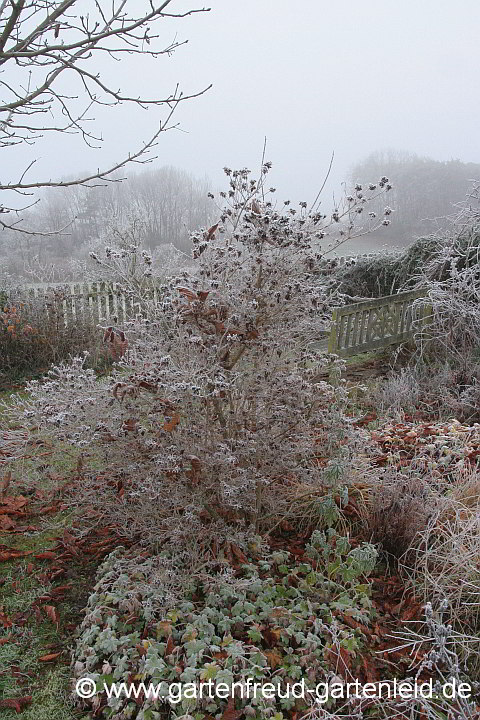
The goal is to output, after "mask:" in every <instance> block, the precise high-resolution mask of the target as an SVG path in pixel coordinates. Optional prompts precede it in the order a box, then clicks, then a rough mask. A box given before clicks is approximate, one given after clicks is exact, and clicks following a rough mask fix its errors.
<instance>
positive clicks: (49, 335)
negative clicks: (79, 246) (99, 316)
mask: <svg viewBox="0 0 480 720" xmlns="http://www.w3.org/2000/svg"><path fill="white" fill-rule="evenodd" d="M68 292H70V288H68ZM61 295H62V289H61V288H60V289H58V290H57V291H56V297H54V296H53V293H52V296H47V298H46V299H45V300H44V299H38V298H31V297H29V296H28V294H27V293H25V292H23V291H21V290H19V289H10V290H9V292H8V294H7V292H5V293H3V302H2V292H1V291H0V379H1V378H2V377H9V378H12V377H19V376H23V375H30V376H31V375H32V374H35V373H42V372H45V371H46V369H47V368H48V367H50V366H51V364H52V363H58V362H60V361H62V360H64V359H68V358H71V357H72V356H75V355H77V354H78V353H81V352H83V351H88V352H89V358H88V361H87V362H88V364H89V365H90V366H94V367H96V368H99V369H103V368H104V367H105V366H106V365H108V359H107V358H106V357H105V353H104V348H103V347H102V333H101V331H100V330H99V329H98V327H97V323H96V321H95V319H94V318H93V317H89V316H85V317H82V318H77V319H76V322H75V324H69V325H68V326H66V325H65V322H64V317H63V314H62V304H61V302H58V298H59V296H61Z"/></svg>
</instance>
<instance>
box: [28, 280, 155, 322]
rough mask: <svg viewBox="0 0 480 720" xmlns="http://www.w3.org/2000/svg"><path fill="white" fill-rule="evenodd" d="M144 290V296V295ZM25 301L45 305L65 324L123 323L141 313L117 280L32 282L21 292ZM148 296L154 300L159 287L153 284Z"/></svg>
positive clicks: (137, 305) (130, 294)
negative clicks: (38, 283)
mask: <svg viewBox="0 0 480 720" xmlns="http://www.w3.org/2000/svg"><path fill="white" fill-rule="evenodd" d="M147 292H148V291H146V295H147ZM20 293H21V295H22V296H23V298H24V300H26V301H28V300H33V301H35V302H36V303H41V304H44V305H45V307H46V308H47V310H48V311H49V312H51V313H55V314H56V315H57V316H60V318H61V320H62V321H63V322H64V324H65V325H66V326H68V325H71V324H72V323H73V324H75V323H76V322H81V321H82V320H86V319H87V318H88V319H89V320H90V321H91V320H93V321H95V322H98V323H105V322H106V323H111V324H114V325H122V324H123V323H124V322H125V321H126V320H128V319H129V318H132V317H135V315H137V314H138V313H140V312H141V303H140V302H139V301H138V298H136V297H135V296H134V295H133V293H129V292H127V291H125V290H124V289H122V288H121V286H120V285H119V284H118V283H109V282H102V281H98V282H89V283H65V284H57V283H56V284H51V285H49V284H43V285H31V286H29V287H25V288H22V289H21V291H20ZM149 293H150V297H153V299H154V300H155V301H156V302H157V301H158V300H159V290H158V286H157V285H156V284H155V283H152V286H151V288H150V291H149Z"/></svg>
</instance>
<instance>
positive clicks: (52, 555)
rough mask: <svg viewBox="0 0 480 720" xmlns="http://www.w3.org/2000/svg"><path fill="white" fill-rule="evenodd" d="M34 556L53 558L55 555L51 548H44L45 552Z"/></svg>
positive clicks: (45, 558) (46, 558) (44, 558)
mask: <svg viewBox="0 0 480 720" xmlns="http://www.w3.org/2000/svg"><path fill="white" fill-rule="evenodd" d="M35 557H36V558H37V560H53V559H54V558H55V557H56V555H55V553H54V552H52V551H51V550H46V551H45V552H42V553H38V554H37V555H35Z"/></svg>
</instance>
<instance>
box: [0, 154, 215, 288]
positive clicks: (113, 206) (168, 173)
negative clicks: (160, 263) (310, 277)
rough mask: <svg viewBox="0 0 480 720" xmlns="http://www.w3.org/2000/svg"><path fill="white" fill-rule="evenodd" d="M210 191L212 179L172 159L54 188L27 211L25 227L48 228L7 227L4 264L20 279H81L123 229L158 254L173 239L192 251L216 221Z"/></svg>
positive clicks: (1, 239)
mask: <svg viewBox="0 0 480 720" xmlns="http://www.w3.org/2000/svg"><path fill="white" fill-rule="evenodd" d="M209 190H210V187H209V185H208V181H207V179H206V178H205V179H198V178H195V177H193V176H192V175H190V174H189V173H187V172H185V171H183V170H180V169H178V168H175V167H169V166H167V167H161V168H158V169H155V170H147V171H143V172H140V173H138V174H132V175H130V176H129V177H128V179H127V180H124V181H122V182H109V183H108V184H106V185H102V186H97V187H83V186H78V185H73V186H71V187H63V188H61V189H53V190H49V191H48V192H46V193H45V195H44V197H42V202H41V203H39V204H38V205H37V206H36V207H35V208H33V209H32V210H30V212H29V213H24V226H26V227H28V226H30V227H32V228H35V230H36V231H38V232H43V233H45V235H29V234H23V233H21V232H18V231H13V230H12V231H9V230H8V229H7V230H3V231H2V232H0V266H2V270H3V271H7V272H9V273H10V274H11V275H13V276H15V277H19V278H29V277H33V279H36V280H39V281H41V280H45V281H47V280H48V281H53V280H58V279H62V278H66V277H68V279H77V278H75V277H73V276H74V275H75V274H78V272H79V267H81V263H82V262H84V261H85V260H86V259H87V257H88V253H89V251H90V250H92V249H95V247H97V246H98V245H99V244H109V243H112V244H118V243H119V240H120V241H121V237H122V236H123V237H124V238H127V239H129V241H132V242H138V243H141V244H142V245H143V246H144V247H145V248H146V249H148V250H150V251H152V252H153V253H154V254H155V253H157V254H161V253H162V249H166V248H167V247H171V246H172V245H173V246H174V247H175V248H177V249H179V250H183V251H188V252H189V250H190V242H189V233H190V232H191V231H192V230H196V229H198V228H199V227H202V226H203V227H204V226H206V225H207V224H208V222H209V221H210V215H211V213H212V211H213V206H212V202H211V200H209V198H208V197H207V194H208V191H209ZM48 233H55V234H50V235H49V234H48ZM42 272H43V274H44V275H45V277H42Z"/></svg>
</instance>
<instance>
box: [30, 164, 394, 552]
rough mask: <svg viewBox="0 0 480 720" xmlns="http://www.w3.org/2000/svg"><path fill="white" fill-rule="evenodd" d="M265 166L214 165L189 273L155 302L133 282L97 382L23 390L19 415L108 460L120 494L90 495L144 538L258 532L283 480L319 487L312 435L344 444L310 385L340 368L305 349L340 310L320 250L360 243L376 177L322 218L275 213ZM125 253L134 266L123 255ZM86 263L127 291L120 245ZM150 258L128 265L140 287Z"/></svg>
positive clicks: (329, 404) (79, 379)
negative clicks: (213, 188)
mask: <svg viewBox="0 0 480 720" xmlns="http://www.w3.org/2000/svg"><path fill="white" fill-rule="evenodd" d="M269 168H270V164H269V163H266V164H265V165H263V167H262V172H261V177H260V179H259V180H258V181H256V180H252V179H250V177H249V175H250V173H249V171H248V170H241V171H231V170H229V169H228V168H226V169H225V172H226V175H227V177H228V181H229V188H230V189H229V190H228V192H225V193H221V196H222V198H223V199H224V200H225V203H226V204H225V207H224V208H223V209H222V210H221V212H220V219H219V222H218V223H217V224H216V225H214V226H213V227H211V228H210V229H208V230H202V231H199V232H197V233H195V234H194V235H193V237H192V242H193V257H194V260H195V263H194V267H193V268H188V269H186V270H184V271H183V272H181V273H180V274H178V275H177V276H176V277H172V278H170V279H169V280H168V281H166V282H165V283H164V284H163V285H162V286H161V287H160V288H159V289H158V292H159V295H160V301H159V302H155V301H154V300H153V299H152V298H151V296H149V295H148V293H143V290H142V289H143V287H144V285H143V284H142V283H143V280H142V282H140V280H139V275H138V273H137V274H132V273H130V277H131V278H133V282H132V292H139V293H140V292H142V295H141V297H142V308H143V312H142V313H141V314H139V316H138V317H137V318H136V320H134V321H132V323H131V325H130V327H128V328H126V331H127V337H128V339H129V351H128V353H127V354H126V355H125V357H124V358H122V361H121V363H119V364H118V366H117V367H116V369H115V370H114V372H113V373H112V375H111V376H110V377H109V378H108V380H103V381H98V380H97V379H96V378H95V375H94V374H93V373H92V372H91V371H89V370H87V369H85V368H84V366H83V360H82V358H76V359H75V360H73V361H72V363H70V364H69V365H62V366H60V367H56V368H54V369H53V370H51V371H50V373H49V375H48V377H47V378H45V379H44V380H43V381H42V382H33V383H30V385H29V387H28V391H29V392H28V399H27V400H26V401H24V400H19V402H18V405H17V413H19V412H21V413H25V414H26V415H27V417H30V418H31V419H32V421H34V422H35V423H36V424H38V425H39V426H41V427H43V428H44V429H49V430H50V431H51V432H52V433H53V434H54V435H55V437H57V438H61V439H62V440H65V441H68V442H70V443H73V444H75V445H77V446H80V447H87V446H91V445H93V446H95V447H97V448H98V449H99V451H100V452H104V453H105V456H106V457H107V458H108V460H109V461H110V464H111V466H112V467H113V468H114V470H115V472H116V473H117V475H118V476H119V477H121V478H122V483H123V487H124V493H122V495H121V496H117V495H115V493H114V492H113V490H111V489H109V488H108V487H107V486H105V487H104V488H100V489H97V490H96V491H95V493H94V494H93V493H92V498H91V499H92V501H93V502H97V503H98V504H100V505H104V506H105V507H107V506H108V512H109V516H110V517H113V518H114V519H117V520H118V521H119V522H120V525H122V526H123V528H124V530H125V532H126V533H127V534H128V533H130V534H141V535H142V537H143V539H144V541H145V542H148V543H152V542H157V541H160V540H162V539H166V538H169V539H170V540H173V541H175V542H184V541H185V539H186V538H188V537H191V536H192V533H194V534H198V536H199V537H200V536H201V535H202V533H203V532H204V531H205V528H206V527H207V528H208V527H210V529H211V530H213V529H214V530H215V533H218V532H219V528H220V527H221V526H222V525H225V523H228V524H230V527H231V526H232V524H234V525H235V524H236V525H237V527H245V526H247V527H252V529H254V530H257V531H258V529H259V527H260V526H261V524H262V519H263V518H265V517H267V516H270V515H272V514H274V512H275V510H276V508H278V505H279V503H280V502H281V500H280V498H281V495H282V489H283V488H284V487H286V486H287V485H288V484H289V483H291V482H292V481H298V482H301V483H303V484H306V485H313V486H315V484H318V482H319V479H318V476H319V472H318V469H317V468H316V464H315V462H314V458H315V457H316V456H317V455H318V442H317V440H316V437H317V435H318V430H319V429H320V428H321V429H322V431H323V432H324V431H325V430H327V432H328V429H329V428H331V429H332V430H334V433H333V434H335V433H336V436H338V443H337V447H338V445H339V444H340V443H341V442H342V437H343V435H344V432H345V428H346V424H345V423H344V419H343V414H342V403H343V402H344V400H345V391H344V389H343V386H342V384H341V383H340V384H338V385H336V386H332V385H330V384H328V383H326V382H319V381H318V379H317V376H318V373H319V371H320V370H321V369H322V368H323V367H325V366H326V365H327V364H328V363H330V364H332V365H333V366H334V367H337V368H338V366H339V361H338V360H335V359H333V360H332V359H330V360H328V359H327V357H326V356H325V355H324V354H322V353H319V352H317V351H314V350H312V349H310V347H309V346H310V345H311V343H312V341H314V340H316V339H317V338H319V337H320V333H321V330H323V329H324V328H325V326H326V325H328V322H329V320H330V318H331V312H332V307H333V306H334V305H335V304H338V302H339V298H338V296H337V295H336V291H335V289H334V288H332V287H329V286H328V285H326V284H325V281H324V280H323V279H322V278H323V276H322V275H321V272H320V266H321V260H322V257H323V254H324V251H322V249H321V246H320V242H321V241H322V240H323V239H325V240H326V242H328V243H329V247H334V246H336V245H338V244H340V243H342V242H343V241H344V240H346V239H349V238H351V237H354V236H355V234H360V233H362V232H365V230H364V229H362V228H356V225H355V223H354V218H358V217H359V216H360V215H361V212H359V210H360V211H361V210H363V208H364V206H365V202H366V199H367V196H368V195H369V194H370V195H371V196H375V195H378V193H379V192H380V193H382V192H384V191H385V190H386V189H387V187H386V182H385V181H386V179H383V178H382V180H381V181H380V186H381V187H380V188H378V187H377V186H376V185H373V184H372V186H371V189H370V190H368V191H362V190H361V188H360V187H358V188H357V189H356V190H355V194H354V195H352V196H348V197H347V198H346V199H345V205H344V207H342V208H340V207H339V208H336V209H335V210H334V212H333V214H332V216H331V217H330V218H327V217H326V216H325V215H323V214H321V213H320V212H319V211H318V209H317V208H316V207H314V208H311V209H310V210H309V209H307V204H306V203H300V208H299V209H298V210H296V209H294V208H290V207H289V204H288V203H285V204H284V207H283V209H282V210H278V209H277V208H276V207H275V205H274V204H273V203H272V202H271V201H270V199H269V197H270V195H271V192H273V189H271V191H270V192H266V191H265V178H266V175H267V173H268V170H269ZM388 187H390V186H388ZM380 223H382V220H380ZM132 245H133V243H132ZM125 252H126V256H125V257H124V258H123V260H127V261H130V260H131V253H133V247H132V248H131V252H130V251H129V250H128V248H127V249H126V251H125ZM129 253H130V254H129ZM95 259H96V260H97V262H98V263H100V264H103V265H104V266H105V264H106V263H109V266H110V268H112V269H114V268H116V267H117V266H118V268H119V269H118V274H119V275H122V281H123V282H124V283H125V284H126V283H128V280H129V278H128V273H125V272H124V271H123V270H122V269H121V268H122V266H121V264H120V261H121V260H122V257H121V253H120V256H118V251H117V250H112V248H108V247H107V248H105V250H104V253H103V255H102V256H101V257H100V256H98V255H97V256H96V258H95ZM149 262H150V261H149V259H148V258H147V257H146V256H145V257H144V256H142V259H141V264H140V266H137V268H139V269H140V270H141V275H142V278H144V279H145V277H146V279H147V280H148V276H149V273H148V272H146V271H148V266H149ZM139 288H140V289H139ZM330 452H334V449H333V450H330ZM93 495H94V496H93Z"/></svg>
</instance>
